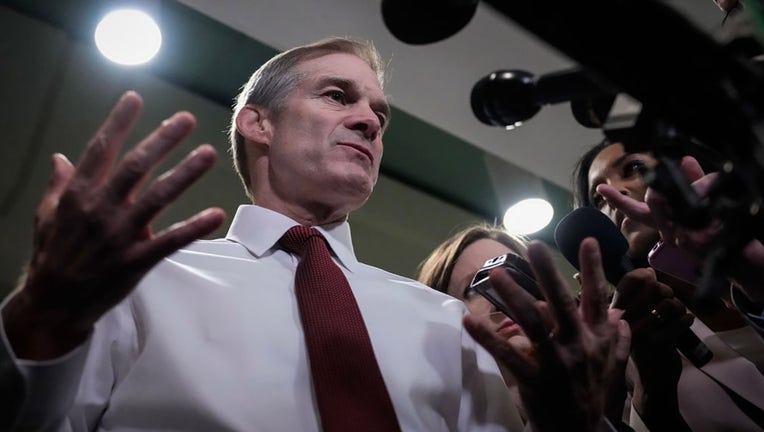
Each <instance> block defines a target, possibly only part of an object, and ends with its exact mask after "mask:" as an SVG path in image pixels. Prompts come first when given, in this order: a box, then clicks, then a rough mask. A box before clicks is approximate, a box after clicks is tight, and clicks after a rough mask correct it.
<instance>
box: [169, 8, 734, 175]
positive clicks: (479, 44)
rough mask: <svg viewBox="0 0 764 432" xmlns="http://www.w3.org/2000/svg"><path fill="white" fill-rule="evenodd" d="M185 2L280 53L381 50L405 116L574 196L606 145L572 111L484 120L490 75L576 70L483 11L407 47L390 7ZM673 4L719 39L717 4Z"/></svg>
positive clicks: (396, 101) (393, 97) (393, 92)
mask: <svg viewBox="0 0 764 432" xmlns="http://www.w3.org/2000/svg"><path fill="white" fill-rule="evenodd" d="M537 1H538V0H537ZM180 2H181V3H184V4H186V5H188V6H190V7H193V8H194V9H196V10H198V11H200V12H202V13H204V14H206V15H208V16H210V17H212V18H214V19H216V20H218V21H220V22H222V23H224V24H226V25H228V26H230V27H232V28H234V29H236V30H238V31H240V32H242V33H244V34H246V35H249V36H251V37H253V38H255V39H257V40H259V41H261V42H263V43H265V44H266V45H270V46H272V47H274V48H276V49H287V48H290V47H293V46H295V45H299V44H303V43H307V42H311V41H313V40H316V39H320V38H323V37H326V36H332V35H349V36H354V37H359V38H364V39H368V40H372V41H373V42H374V43H375V45H376V46H377V48H378V49H379V50H380V52H381V53H382V54H383V56H384V57H385V58H387V59H390V60H391V62H390V67H391V73H390V76H389V77H390V79H389V84H388V86H387V88H386V91H387V93H389V95H390V98H391V101H392V103H393V104H394V105H395V106H397V107H398V108H400V109H402V110H404V111H406V112H408V113H410V114H413V115H415V116H417V117H419V118H420V119H423V120H425V121H427V122H429V123H431V124H433V125H436V126H438V127H440V128H442V129H443V130H446V131H447V132H449V133H451V134H453V135H455V136H457V137H459V138H461V139H463V140H465V141H467V142H469V143H472V144H473V145H475V146H477V147H479V148H481V149H483V150H484V151H486V152H488V153H490V154H493V155H495V156H497V157H499V158H501V159H503V160H506V161H508V162H511V163H513V164H515V165H517V166H520V167H523V168H525V169H526V170H528V171H531V172H533V173H535V174H537V175H539V176H541V177H543V178H546V179H548V180H550V181H551V182H553V183H555V184H557V185H559V186H562V187H565V188H567V187H569V182H570V172H571V169H572V167H573V166H574V164H575V162H576V160H577V159H578V156H579V155H580V154H581V153H582V152H583V149H585V148H587V147H589V146H591V145H593V144H594V143H596V142H597V141H598V140H599V137H600V133H599V131H596V130H591V129H585V128H583V127H582V126H580V125H578V123H576V122H575V120H574V119H573V117H572V115H571V114H570V110H569V105H568V104H561V105H556V106H549V107H546V108H545V109H543V110H542V111H541V112H540V113H539V114H537V115H536V116H535V117H534V118H533V119H531V120H530V121H529V122H528V123H526V124H525V125H523V126H522V127H520V128H518V129H516V130H514V131H511V132H506V131H504V130H502V129H500V128H491V127H488V126H485V125H483V124H482V123H480V122H478V120H477V119H475V117H474V116H473V114H472V111H471V110H470V107H469V94H470V91H471V89H472V86H473V84H474V83H475V82H476V81H477V80H478V79H480V78H482V77H484V76H485V75H487V74H489V73H490V72H493V71H494V70H497V69H523V70H527V71H529V72H531V73H533V74H536V75H537V76H538V75H541V74H544V73H547V72H552V71H556V70H560V69H564V68H566V67H568V66H572V65H573V63H572V62H571V60H570V59H568V58H566V57H565V56H563V55H561V54H560V53H558V52H557V51H554V50H552V49H550V48H548V47H547V45H545V43H543V42H541V41H539V40H538V39H536V38H535V37H533V36H532V35H529V34H528V33H526V32H525V31H524V30H523V29H521V28H518V27H517V26H515V25H514V24H513V23H512V22H511V21H509V20H507V19H506V18H505V17H503V16H500V15H499V14H497V13H496V12H495V11H493V10H492V9H491V8H490V7H488V6H485V5H483V4H481V5H480V7H479V8H478V11H477V13H476V15H475V17H474V18H473V20H472V21H471V22H470V24H469V25H468V26H467V27H466V28H465V29H463V30H462V31H461V32H459V33H458V34H456V35H454V36H452V37H450V38H448V39H446V40H444V41H441V42H437V43H434V44H430V45H421V46H412V45H406V44H404V43H402V42H399V41H398V40H397V39H395V38H394V37H393V36H392V35H391V34H390V32H389V31H388V30H387V29H386V28H385V26H384V24H383V22H382V16H381V12H380V4H381V2H380V1H369V0H321V1H307V0H257V1H256V0H216V1H214V2H213V1H208V0H180ZM668 3H670V4H672V5H674V6H675V7H677V8H678V9H680V10H682V11H683V12H684V13H685V14H686V15H687V16H689V17H690V18H691V19H692V20H694V21H695V22H696V23H698V24H699V25H700V26H701V27H702V28H704V29H706V30H708V31H712V32H713V31H716V27H718V26H719V25H720V23H721V21H722V18H723V15H722V13H721V11H719V10H718V9H717V7H716V6H715V5H714V4H713V2H712V1H711V0H674V1H671V2H668ZM603 19H605V18H604V17H603ZM649 25H650V23H645V26H646V27H648V28H649ZM603 37H607V35H603Z"/></svg>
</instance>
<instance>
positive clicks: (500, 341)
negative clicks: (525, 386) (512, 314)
mask: <svg viewBox="0 0 764 432" xmlns="http://www.w3.org/2000/svg"><path fill="white" fill-rule="evenodd" d="M464 328H465V329H467V332H468V333H469V334H470V336H472V338H473V339H475V340H476V341H477V342H478V343H479V344H480V345H482V346H483V348H485V349H486V351H488V352H489V353H491V355H492V356H493V357H494V358H495V359H496V360H497V361H498V362H500V363H501V364H503V365H504V366H506V367H507V369H509V371H510V372H511V373H512V375H514V376H515V379H517V380H518V381H520V382H522V381H524V380H527V379H528V378H530V377H533V376H535V375H536V374H537V372H538V368H537V366H536V365H534V364H532V363H531V362H529V361H528V358H527V357H526V356H525V354H523V353H521V352H519V351H517V350H516V349H515V348H514V347H513V346H512V345H511V344H510V343H509V342H508V341H507V340H506V339H504V338H502V337H500V336H499V335H498V334H497V333H496V331H494V330H493V327H491V325H490V324H489V323H488V320H486V319H485V317H478V316H476V315H474V314H469V315H466V316H465V317H464Z"/></svg>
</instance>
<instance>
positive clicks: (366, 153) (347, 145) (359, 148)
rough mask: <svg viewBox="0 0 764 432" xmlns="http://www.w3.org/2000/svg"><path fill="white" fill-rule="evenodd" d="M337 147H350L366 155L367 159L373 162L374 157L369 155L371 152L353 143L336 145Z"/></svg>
mask: <svg viewBox="0 0 764 432" xmlns="http://www.w3.org/2000/svg"><path fill="white" fill-rule="evenodd" d="M337 145H341V146H345V147H352V148H353V149H355V150H357V151H359V152H361V153H363V154H365V155H366V157H367V158H369V160H370V161H371V162H372V163H373V162H374V156H372V155H371V152H370V151H369V149H368V148H367V147H365V146H363V145H360V144H355V143H348V142H341V143H337Z"/></svg>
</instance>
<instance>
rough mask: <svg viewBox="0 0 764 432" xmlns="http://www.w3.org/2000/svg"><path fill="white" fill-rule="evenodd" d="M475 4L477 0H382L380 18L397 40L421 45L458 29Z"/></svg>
mask: <svg viewBox="0 0 764 432" xmlns="http://www.w3.org/2000/svg"><path fill="white" fill-rule="evenodd" d="M477 7H478V0H414V1H412V0H382V19H383V21H384V22H385V25H386V26H387V29H388V30H390V33H392V34H393V36H395V37H396V38H398V40H400V41H401V42H405V43H408V44H412V45H423V44H428V43H432V42H437V41H440V40H443V39H446V38H448V37H449V36H451V35H454V34H456V33H457V32H459V30H461V29H463V28H464V27H465V26H466V25H467V24H468V23H469V22H470V21H471V20H472V17H473V16H474V15H475V11H477Z"/></svg>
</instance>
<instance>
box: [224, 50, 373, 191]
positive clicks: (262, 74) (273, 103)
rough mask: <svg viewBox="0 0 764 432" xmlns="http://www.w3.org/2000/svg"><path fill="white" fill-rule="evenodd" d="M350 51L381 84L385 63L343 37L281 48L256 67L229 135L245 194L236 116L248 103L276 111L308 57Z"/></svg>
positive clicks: (246, 169)
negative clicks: (299, 66) (285, 48)
mask: <svg viewBox="0 0 764 432" xmlns="http://www.w3.org/2000/svg"><path fill="white" fill-rule="evenodd" d="M335 53H345V54H352V55H355V56H357V57H358V58H360V59H361V60H363V61H365V62H366V63H367V64H368V65H369V67H371V69H372V70H373V71H374V72H375V73H376V74H377V78H378V79H379V84H380V86H383V87H384V74H385V66H384V63H383V62H382V60H381V58H380V55H379V53H378V52H377V50H376V48H374V45H373V44H372V43H371V42H365V41H358V40H354V39H351V38H347V37H332V38H327V39H322V40H319V41H317V42H314V43H311V44H308V45H303V46H299V47H296V48H292V49H290V50H288V51H284V52H282V53H280V54H278V55H276V56H274V57H273V58H271V59H270V60H268V61H267V62H266V63H265V64H263V65H262V66H261V67H260V68H259V69H258V70H256V71H255V72H254V73H253V74H252V76H251V77H250V78H249V81H247V83H246V84H245V85H244V86H243V87H242V90H241V92H240V93H239V95H238V96H237V97H236V105H235V106H234V110H233V116H232V117H231V126H230V129H229V139H230V142H231V155H232V157H233V164H234V168H236V172H237V173H238V174H239V177H240V178H241V181H242V183H243V184H244V189H245V190H246V192H247V195H248V196H249V197H250V198H252V196H251V192H250V184H249V174H250V173H249V167H248V166H247V152H246V146H245V143H244V137H243V136H242V135H241V134H240V133H239V131H238V130H237V129H236V117H237V116H238V115H239V112H240V111H241V110H242V109H243V108H244V106H246V105H248V104H252V105H255V106H258V107H260V108H263V109H267V110H270V111H272V112H274V113H275V114H278V113H279V112H280V111H281V109H282V108H283V106H284V103H285V101H286V99H287V97H289V95H290V94H291V92H292V90H294V88H295V86H296V85H297V83H298V82H300V79H301V78H302V77H301V76H300V74H298V73H297V72H296V71H295V69H296V67H297V66H298V65H299V64H301V63H303V62H305V61H308V60H313V59H315V58H319V57H323V56H326V55H329V54H335Z"/></svg>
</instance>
